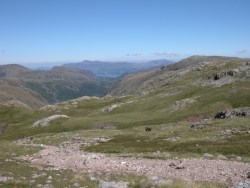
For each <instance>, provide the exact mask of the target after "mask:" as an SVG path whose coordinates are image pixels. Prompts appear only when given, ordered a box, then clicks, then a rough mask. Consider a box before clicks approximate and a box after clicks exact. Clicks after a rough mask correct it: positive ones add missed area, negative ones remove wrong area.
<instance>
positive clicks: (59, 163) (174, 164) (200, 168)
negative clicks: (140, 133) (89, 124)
mask: <svg viewBox="0 0 250 188" xmlns="http://www.w3.org/2000/svg"><path fill="white" fill-rule="evenodd" d="M17 144H22V145H28V144H26V143H25V141H24V140H19V141H18V142H17ZM81 144H82V143H81V141H80V140H75V141H73V142H65V143H64V144H62V145H61V146H59V147H56V146H49V145H39V146H42V147H43V148H44V149H42V150H41V151H39V152H38V153H35V154H33V155H29V156H23V157H22V158H21V159H22V160H25V161H28V162H30V163H32V164H36V165H46V166H51V167H54V168H57V169H73V170H75V171H80V172H84V173H86V174H93V173H99V174H117V175H123V174H128V173H133V174H137V175H144V176H147V177H148V178H149V179H151V180H152V181H162V183H166V184H167V183H168V182H169V181H170V182H171V180H174V179H183V180H185V181H208V182H218V183H227V184H231V185H232V184H237V183H239V182H244V181H245V180H246V179H248V178H247V176H248V175H247V174H248V172H249V171H250V164H248V163H243V162H236V161H227V160H208V159H204V158H199V159H196V158H192V159H187V158H186V159H178V160H159V159H145V158H134V157H114V156H107V155H104V154H97V153H88V152H84V151H80V145H81ZM31 145H33V146H35V144H31Z"/></svg>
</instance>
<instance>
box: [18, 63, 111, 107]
mask: <svg viewBox="0 0 250 188" xmlns="http://www.w3.org/2000/svg"><path fill="white" fill-rule="evenodd" d="M20 79H21V80H22V81H23V83H24V85H25V86H26V87H28V88H30V89H32V90H34V91H37V92H38V93H40V94H41V95H42V96H43V97H44V98H45V99H46V100H47V101H48V102H49V103H55V102H60V101H65V100H69V99H73V98H77V97H80V96H84V95H88V96H103V95H105V94H106V90H107V88H106V87H107V85H106V80H104V81H102V80H99V79H97V78H96V77H95V75H94V74H93V73H91V72H89V71H86V70H79V69H78V70H77V69H71V68H66V67H54V68H52V69H51V70H49V71H32V72H29V73H26V74H22V75H20ZM107 83H108V82H107Z"/></svg>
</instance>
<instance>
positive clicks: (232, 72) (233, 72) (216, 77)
mask: <svg viewBox="0 0 250 188" xmlns="http://www.w3.org/2000/svg"><path fill="white" fill-rule="evenodd" d="M239 73H240V71H239V69H234V70H229V71H223V72H220V73H216V74H215V75H214V80H219V79H221V78H223V77H227V76H237V75H239Z"/></svg>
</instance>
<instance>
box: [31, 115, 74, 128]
mask: <svg viewBox="0 0 250 188" xmlns="http://www.w3.org/2000/svg"><path fill="white" fill-rule="evenodd" d="M60 118H67V119H68V118H69V117H68V116H66V115H53V116H49V117H47V118H43V119H40V120H38V121H36V122H35V123H33V127H46V126H48V125H49V124H50V122H51V121H55V120H57V119H60Z"/></svg>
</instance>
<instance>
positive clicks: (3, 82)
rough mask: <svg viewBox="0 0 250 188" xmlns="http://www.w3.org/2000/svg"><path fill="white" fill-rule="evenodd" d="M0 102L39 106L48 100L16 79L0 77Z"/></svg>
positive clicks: (32, 106) (11, 104) (12, 104)
mask: <svg viewBox="0 0 250 188" xmlns="http://www.w3.org/2000/svg"><path fill="white" fill-rule="evenodd" d="M0 104H4V105H6V106H22V107H31V108H40V107H42V106H44V105H47V104H48V102H47V101H46V100H45V99H44V98H43V97H42V96H41V95H40V94H39V93H37V92H35V91H33V90H31V89H29V88H26V87H24V86H23V85H22V83H21V82H20V81H19V80H17V79H9V78H5V79H0Z"/></svg>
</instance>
